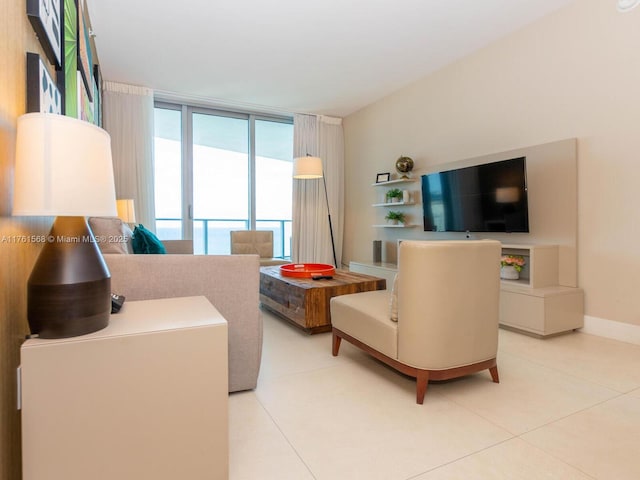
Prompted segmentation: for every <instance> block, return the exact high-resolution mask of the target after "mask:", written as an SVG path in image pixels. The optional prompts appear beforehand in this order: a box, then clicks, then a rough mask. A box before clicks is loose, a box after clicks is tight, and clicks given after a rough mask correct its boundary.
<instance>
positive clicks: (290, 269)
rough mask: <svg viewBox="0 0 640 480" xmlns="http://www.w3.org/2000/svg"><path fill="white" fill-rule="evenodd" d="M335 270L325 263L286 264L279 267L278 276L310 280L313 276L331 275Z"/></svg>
mask: <svg viewBox="0 0 640 480" xmlns="http://www.w3.org/2000/svg"><path fill="white" fill-rule="evenodd" d="M334 273H336V269H335V268H334V266H333V265H328V264H326V263H287V264H286V265H281V266H280V274H281V275H283V276H285V277H301V278H311V277H312V276H314V275H333V274H334Z"/></svg>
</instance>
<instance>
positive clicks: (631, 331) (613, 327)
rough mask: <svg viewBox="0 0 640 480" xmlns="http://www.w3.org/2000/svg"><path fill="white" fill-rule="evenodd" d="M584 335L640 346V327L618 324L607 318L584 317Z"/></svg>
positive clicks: (582, 329) (582, 330)
mask: <svg viewBox="0 0 640 480" xmlns="http://www.w3.org/2000/svg"><path fill="white" fill-rule="evenodd" d="M580 331H581V332H583V333H588V334H591V335H598V336H600V337H606V338H611V339H613V340H620V341H621V342H627V343H633V344H634V345H640V325H631V324H629V323H622V322H616V321H613V320H607V319H605V318H598V317H590V316H588V315H585V316H584V327H582V328H581V329H580Z"/></svg>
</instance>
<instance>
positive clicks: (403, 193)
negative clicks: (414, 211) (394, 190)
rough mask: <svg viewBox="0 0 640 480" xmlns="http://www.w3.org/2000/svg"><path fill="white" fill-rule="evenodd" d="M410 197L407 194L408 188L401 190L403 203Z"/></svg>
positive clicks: (407, 201)
mask: <svg viewBox="0 0 640 480" xmlns="http://www.w3.org/2000/svg"><path fill="white" fill-rule="evenodd" d="M410 199H411V197H410V196H409V190H403V191H402V202H403V203H409V201H410Z"/></svg>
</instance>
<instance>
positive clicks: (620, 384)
mask: <svg viewBox="0 0 640 480" xmlns="http://www.w3.org/2000/svg"><path fill="white" fill-rule="evenodd" d="M500 350H501V351H504V352H508V353H511V354H513V355H517V356H520V357H522V358H526V359H528V360H530V361H532V362H534V363H537V364H539V365H544V366H547V367H549V368H552V369H554V370H559V371H561V372H564V373H568V374H570V375H573V376H576V377H579V378H583V379H585V380H588V381H590V382H595V383H599V384H600V385H604V386H605V387H608V388H611V389H614V390H616V391H618V392H621V393H627V392H629V391H631V390H633V389H636V388H639V387H640V368H638V365H640V345H633V344H630V343H624V342H619V341H616V340H611V339H608V338H603V337H597V336H595V335H587V334H585V333H578V332H576V333H568V334H565V335H559V336H557V337H552V338H546V339H538V338H532V337H529V336H526V335H522V334H520V333H516V332H509V331H506V330H502V329H501V330H500Z"/></svg>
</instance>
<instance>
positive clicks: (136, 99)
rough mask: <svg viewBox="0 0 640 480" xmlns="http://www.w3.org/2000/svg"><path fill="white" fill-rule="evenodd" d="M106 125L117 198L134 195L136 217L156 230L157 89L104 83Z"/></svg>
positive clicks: (149, 227)
mask: <svg viewBox="0 0 640 480" xmlns="http://www.w3.org/2000/svg"><path fill="white" fill-rule="evenodd" d="M103 102H104V129H105V130H106V131H107V132H109V134H110V135H111V152H112V155H113V173H114V178H115V183H116V196H117V198H132V199H133V200H134V202H135V210H136V220H137V222H138V223H141V224H143V225H144V226H145V227H146V228H148V229H150V230H153V231H155V223H156V222H155V205H154V189H153V176H154V171H153V90H151V89H149V88H144V87H136V86H133V85H125V84H121V83H115V82H105V83H104V100H103Z"/></svg>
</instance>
